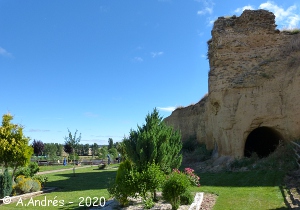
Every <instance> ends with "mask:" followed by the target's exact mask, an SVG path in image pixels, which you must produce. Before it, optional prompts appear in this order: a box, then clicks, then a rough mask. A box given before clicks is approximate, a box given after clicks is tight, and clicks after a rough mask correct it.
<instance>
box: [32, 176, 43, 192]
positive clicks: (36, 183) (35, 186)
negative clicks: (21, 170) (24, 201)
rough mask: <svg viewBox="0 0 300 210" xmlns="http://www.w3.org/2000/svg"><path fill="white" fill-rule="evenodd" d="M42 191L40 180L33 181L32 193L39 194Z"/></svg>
mask: <svg viewBox="0 0 300 210" xmlns="http://www.w3.org/2000/svg"><path fill="white" fill-rule="evenodd" d="M41 189H42V185H41V183H40V182H39V181H38V180H34V179H33V180H32V188H31V190H30V192H37V191H40V190H41Z"/></svg>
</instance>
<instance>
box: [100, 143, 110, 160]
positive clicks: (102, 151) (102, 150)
mask: <svg viewBox="0 0 300 210" xmlns="http://www.w3.org/2000/svg"><path fill="white" fill-rule="evenodd" d="M107 154H108V149H107V147H106V146H102V147H101V148H100V149H99V154H98V157H99V158H100V159H105V158H106V157H107Z"/></svg>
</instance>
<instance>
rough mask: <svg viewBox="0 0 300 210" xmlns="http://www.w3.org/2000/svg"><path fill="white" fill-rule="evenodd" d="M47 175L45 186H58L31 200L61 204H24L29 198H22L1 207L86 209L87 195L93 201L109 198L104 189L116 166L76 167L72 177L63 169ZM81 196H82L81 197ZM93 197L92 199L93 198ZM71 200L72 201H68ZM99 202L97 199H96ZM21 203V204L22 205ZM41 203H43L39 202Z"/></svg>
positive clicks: (114, 174) (114, 173)
mask: <svg viewBox="0 0 300 210" xmlns="http://www.w3.org/2000/svg"><path fill="white" fill-rule="evenodd" d="M47 176H48V177H49V182H48V183H47V184H46V186H47V187H59V189H58V190H57V191H54V192H51V193H47V194H44V195H40V196H37V197H33V202H38V201H36V200H40V201H42V200H45V198H46V200H47V201H49V200H51V201H54V200H57V201H58V203H57V205H61V204H62V203H63V206H53V205H52V204H51V205H49V206H48V207H42V206H38V205H37V206H33V204H31V203H30V205H27V206H25V204H29V202H30V201H31V200H30V198H29V199H27V200H23V202H22V203H21V202H20V203H19V204H18V202H16V203H12V204H9V205H2V206H1V207H0V208H1V209H9V210H10V209H41V208H44V209H87V207H86V206H87V205H86V202H87V204H89V202H90V201H89V197H90V198H91V199H92V202H93V201H96V198H98V199H99V198H100V197H105V198H106V199H108V198H109V194H108V192H107V190H106V188H107V186H108V178H114V177H115V176H116V168H115V166H112V167H111V168H110V169H108V170H98V167H97V166H91V167H87V168H80V167H79V168H76V175H75V177H73V171H72V170H70V171H63V172H58V173H51V174H47ZM81 197H82V198H81ZM94 197H96V198H94ZM93 198H94V199H93ZM80 201H83V202H82V205H83V206H82V207H80V206H79V202H80ZM70 202H73V203H70ZM98 203H99V201H98ZM22 204H23V205H22ZM41 204H43V203H41Z"/></svg>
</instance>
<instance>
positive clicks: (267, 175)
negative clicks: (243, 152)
mask: <svg viewBox="0 0 300 210" xmlns="http://www.w3.org/2000/svg"><path fill="white" fill-rule="evenodd" d="M198 175H199V176H200V178H201V180H200V181H201V187H200V189H198V190H200V191H203V192H207V193H214V194H216V195H218V199H217V202H216V204H215V206H214V210H219V209H220V210H225V209H237V210H240V209H249V210H250V209H251V210H252V209H257V210H259V209H262V210H263V209H288V208H287V207H286V205H285V202H284V198H283V195H282V193H281V189H282V188H281V184H282V180H283V176H284V173H283V172H278V171H247V172H221V173H203V174H198ZM193 190H197V188H193Z"/></svg>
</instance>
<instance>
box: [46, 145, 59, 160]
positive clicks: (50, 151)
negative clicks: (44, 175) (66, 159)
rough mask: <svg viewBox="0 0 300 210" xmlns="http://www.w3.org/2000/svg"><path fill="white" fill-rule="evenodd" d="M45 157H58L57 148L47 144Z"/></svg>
mask: <svg viewBox="0 0 300 210" xmlns="http://www.w3.org/2000/svg"><path fill="white" fill-rule="evenodd" d="M44 155H46V156H47V158H53V157H55V156H56V155H57V146H56V145H55V144H54V143H45V144H44Z"/></svg>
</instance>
